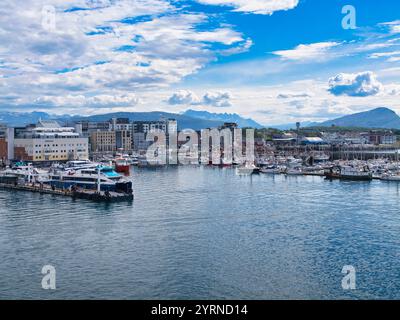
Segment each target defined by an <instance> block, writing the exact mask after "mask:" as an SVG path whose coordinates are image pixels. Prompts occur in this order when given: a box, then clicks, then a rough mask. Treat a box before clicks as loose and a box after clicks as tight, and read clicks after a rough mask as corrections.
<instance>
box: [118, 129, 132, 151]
mask: <svg viewBox="0 0 400 320" xmlns="http://www.w3.org/2000/svg"><path fill="white" fill-rule="evenodd" d="M115 143H116V147H117V150H118V151H125V152H128V151H131V150H132V131H131V130H117V131H115Z"/></svg>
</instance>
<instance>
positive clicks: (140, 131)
mask: <svg viewBox="0 0 400 320" xmlns="http://www.w3.org/2000/svg"><path fill="white" fill-rule="evenodd" d="M151 131H152V132H155V131H163V132H165V134H166V139H167V141H169V136H170V135H172V134H176V133H177V132H178V123H177V121H176V120H175V119H161V120H156V121H133V123H132V144H133V150H135V151H136V152H140V153H143V152H145V151H146V150H147V149H148V148H149V146H150V145H151V144H152V143H153V142H152V141H147V140H146V138H147V134H148V133H149V132H151Z"/></svg>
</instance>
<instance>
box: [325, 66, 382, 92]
mask: <svg viewBox="0 0 400 320" xmlns="http://www.w3.org/2000/svg"><path fill="white" fill-rule="evenodd" d="M383 89H384V88H383V85H382V84H381V83H380V82H379V81H378V80H377V79H376V75H375V74H374V73H373V72H370V71H366V72H361V73H340V74H338V75H337V76H335V77H333V78H330V79H329V92H331V93H332V94H334V95H336V96H340V95H347V96H351V97H367V96H373V95H376V94H378V93H380V92H382V91H383Z"/></svg>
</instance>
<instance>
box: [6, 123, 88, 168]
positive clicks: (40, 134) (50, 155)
mask: <svg viewBox="0 0 400 320" xmlns="http://www.w3.org/2000/svg"><path fill="white" fill-rule="evenodd" d="M88 146H89V143H88V139H87V138H83V137H81V136H80V135H79V133H77V132H75V128H73V127H62V126H60V124H59V123H58V122H56V121H51V120H46V121H44V120H39V122H38V123H37V124H36V125H29V126H26V127H21V128H10V129H9V130H8V134H7V149H8V159H9V160H21V161H32V162H46V161H68V160H79V159H88V157H89V152H88ZM10 150H11V151H10Z"/></svg>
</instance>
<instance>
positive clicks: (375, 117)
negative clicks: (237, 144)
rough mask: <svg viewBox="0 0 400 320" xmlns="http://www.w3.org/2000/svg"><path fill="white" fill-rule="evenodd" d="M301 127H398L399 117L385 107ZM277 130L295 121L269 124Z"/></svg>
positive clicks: (284, 128) (303, 123)
mask: <svg viewBox="0 0 400 320" xmlns="http://www.w3.org/2000/svg"><path fill="white" fill-rule="evenodd" d="M301 126H302V127H303V128H307V127H332V126H336V127H359V128H369V129H374V128H375V129H379V128H380V129H400V117H399V116H398V115H397V114H396V112H394V111H393V110H391V109H389V108H385V107H380V108H376V109H373V110H369V111H364V112H359V113H354V114H350V115H346V116H343V117H340V118H337V119H333V120H328V121H324V122H310V121H305V122H301ZM271 128H275V129H279V130H289V129H295V128H296V124H295V123H288V124H281V125H275V126H271Z"/></svg>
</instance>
